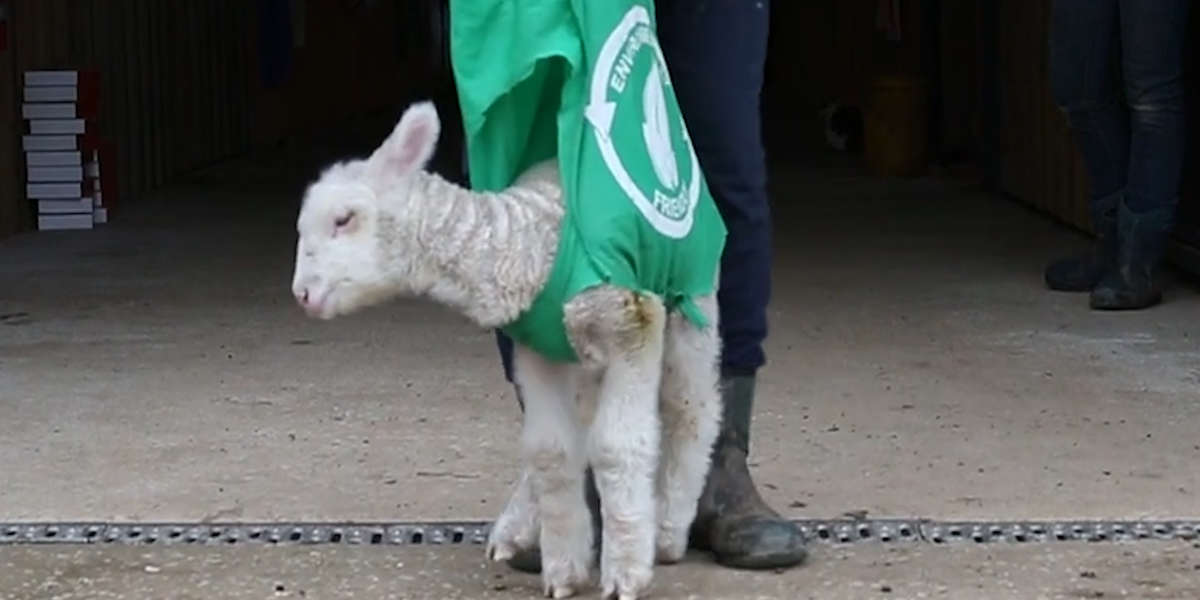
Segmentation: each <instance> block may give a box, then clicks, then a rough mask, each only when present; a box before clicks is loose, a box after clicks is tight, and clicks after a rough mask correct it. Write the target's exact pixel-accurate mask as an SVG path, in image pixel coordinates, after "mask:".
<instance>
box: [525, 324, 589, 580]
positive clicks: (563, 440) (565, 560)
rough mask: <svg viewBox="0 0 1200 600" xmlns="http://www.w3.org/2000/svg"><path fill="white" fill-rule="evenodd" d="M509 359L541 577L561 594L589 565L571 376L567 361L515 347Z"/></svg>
mask: <svg viewBox="0 0 1200 600" xmlns="http://www.w3.org/2000/svg"><path fill="white" fill-rule="evenodd" d="M513 359H514V361H515V365H516V380H517V385H519V386H521V394H522V397H523V398H524V399H525V425H524V429H523V431H522V455H523V459H524V462H525V467H526V468H527V469H528V477H529V484H530V486H529V489H528V493H530V494H531V495H532V498H533V499H534V500H535V501H536V503H537V513H538V515H537V516H538V517H540V519H541V533H540V535H539V540H538V542H539V544H538V545H539V546H540V547H541V553H542V582H543V585H544V591H545V593H546V595H547V596H548V597H553V598H566V597H568V596H572V595H574V594H575V593H576V592H578V591H579V590H580V588H582V587H583V586H585V585H586V584H587V582H588V580H589V578H590V577H589V576H590V570H591V569H590V566H591V564H592V521H591V516H590V513H589V512H588V509H587V504H586V502H585V501H584V487H583V473H584V464H585V459H586V457H585V456H584V447H583V435H582V433H581V427H580V425H579V417H578V410H577V407H576V405H575V384H576V382H575V377H574V373H573V371H572V370H571V367H570V366H568V365H562V364H553V363H550V362H548V361H546V360H545V359H543V358H541V357H540V356H538V355H537V354H535V353H533V352H532V351H530V350H528V349H526V348H522V347H521V346H518V347H517V348H516V351H515V353H514V357H513Z"/></svg>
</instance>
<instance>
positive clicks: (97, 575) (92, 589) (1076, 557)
mask: <svg viewBox="0 0 1200 600" xmlns="http://www.w3.org/2000/svg"><path fill="white" fill-rule="evenodd" d="M477 550H478V548H460V549H455V550H429V549H417V548H404V547H390V548H383V549H379V548H371V547H363V546H321V547H312V548H301V547H295V546H293V547H290V548H283V547H277V548H269V549H265V550H262V549H252V548H248V547H245V546H235V547H230V548H215V549H214V548H208V547H188V548H171V549H166V548H159V549H157V550H155V551H154V552H149V551H147V550H146V549H145V548H137V547H130V546H123V547H105V548H96V547H79V546H76V547H71V548H65V547H24V548H14V549H0V590H3V592H0V594H2V597H3V598H5V599H7V600H97V599H101V598H106V599H112V600H149V599H151V598H153V599H160V598H170V599H172V600H208V599H211V598H220V599H221V600H263V599H266V598H278V599H281V600H283V599H288V598H305V599H312V600H325V599H343V598H346V599H349V598H353V599H355V600H366V599H370V600H399V599H407V598H427V599H433V598H436V599H438V600H451V599H455V598H479V599H481V600H482V599H487V600H516V599H531V598H540V597H541V583H540V581H539V580H538V578H537V577H535V576H532V575H524V574H520V573H514V572H513V571H510V570H508V569H507V568H506V567H504V566H498V565H493V564H490V563H488V562H487V561H486V560H484V558H483V556H482V554H481V553H479V552H477ZM1197 567H1200V550H1197V549H1195V548H1193V547H1191V546H1189V545H1187V544H1183V543H1164V542H1146V543H1138V544H1133V545H1128V546H1125V545H1108V546H1081V545H1075V544H1064V545H1051V546H1021V547H1017V546H1004V547H1000V546H996V547H983V546H957V547H936V548H934V547H930V546H901V547H883V546H880V545H871V546H863V547H850V548H838V549H831V550H829V551H827V552H823V553H822V554H821V556H820V560H816V561H814V562H813V563H812V564H811V565H810V566H808V567H806V568H803V569H796V570H792V571H788V572H785V573H782V574H780V573H775V572H771V571H767V572H747V571H730V570H726V569H718V568H714V567H712V566H711V564H710V563H709V562H708V561H707V560H706V559H705V558H703V557H700V556H695V557H689V558H688V559H687V560H686V561H685V562H683V563H680V564H679V565H675V566H671V567H663V568H661V569H660V570H659V571H658V572H657V577H656V579H655V583H654V586H653V588H652V591H651V593H652V598H653V599H654V600H698V599H700V598H705V599H708V598H712V599H724V598H729V599H733V598H736V599H744V600H752V599H753V600H765V599H771V598H779V599H786V600H866V599H880V600H884V599H904V600H915V599H918V598H930V599H939V598H941V599H946V600H952V599H970V600H999V599H1018V598H1019V599H1034V598H1037V599H1046V600H1050V599H1056V600H1057V599H1062V600H1078V599H1087V598H1103V599H1104V600H1109V599H1112V598H1136V599H1150V598H1153V599H1156V600H1195V599H1196V598H1200V569H1198V568H1197ZM581 597H582V598H589V599H591V598H599V597H600V594H599V592H598V590H596V589H594V588H593V589H589V590H587V591H585V592H583V593H582V595H581Z"/></svg>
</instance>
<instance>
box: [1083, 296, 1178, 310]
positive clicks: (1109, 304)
mask: <svg viewBox="0 0 1200 600" xmlns="http://www.w3.org/2000/svg"><path fill="white" fill-rule="evenodd" d="M1161 303H1162V295H1161V294H1157V295H1155V296H1153V297H1151V298H1146V299H1142V300H1141V301H1140V302H1119V301H1115V300H1107V299H1097V298H1095V297H1093V298H1091V300H1090V301H1089V302H1088V306H1090V307H1091V308H1092V310H1097V311H1103V312H1121V311H1130V310H1145V309H1147V308H1151V307H1154V306H1157V305H1158V304H1161Z"/></svg>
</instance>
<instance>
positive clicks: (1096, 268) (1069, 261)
mask: <svg viewBox="0 0 1200 600" xmlns="http://www.w3.org/2000/svg"><path fill="white" fill-rule="evenodd" d="M1120 198H1121V194H1119V193H1117V194H1112V195H1109V196H1107V197H1104V198H1100V199H1098V200H1096V201H1095V202H1093V203H1092V206H1091V212H1092V226H1093V227H1094V228H1095V229H1096V240H1095V245H1094V247H1093V248H1092V250H1091V251H1089V252H1088V253H1086V254H1084V255H1081V256H1072V257H1068V258H1062V259H1059V260H1056V261H1054V262H1052V263H1050V265H1049V266H1047V267H1046V273H1045V278H1046V286H1047V287H1049V288H1050V289H1052V290H1055V291H1060V292H1089V291H1091V290H1092V289H1093V288H1095V287H1096V285H1097V284H1099V283H1100V280H1101V279H1103V278H1104V275H1105V274H1106V273H1107V272H1108V271H1109V270H1111V269H1112V268H1113V266H1114V264H1115V263H1116V256H1117V205H1118V203H1119V202H1120Z"/></svg>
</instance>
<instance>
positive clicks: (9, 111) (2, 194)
mask: <svg viewBox="0 0 1200 600" xmlns="http://www.w3.org/2000/svg"><path fill="white" fill-rule="evenodd" d="M15 56H16V54H15V53H14V52H13V48H12V44H11V42H10V43H9V46H8V48H7V49H5V50H4V51H2V52H0V239H4V238H5V237H8V236H10V235H12V234H14V233H16V232H17V231H19V230H21V229H23V228H24V227H25V224H26V223H28V221H29V215H28V214H27V213H28V209H27V208H26V206H25V203H24V202H21V201H19V200H18V199H19V198H21V197H22V195H23V194H22V192H23V188H22V182H23V181H24V179H25V178H24V177H23V176H22V174H21V171H20V169H22V168H24V165H23V163H22V162H21V156H20V154H21V153H20V143H21V142H20V135H19V133H18V132H20V131H21V122H20V118H21V109H20V107H19V106H18V104H17V95H16V94H15V93H12V92H9V90H15V89H17V87H18V86H17V75H16V60H15Z"/></svg>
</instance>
